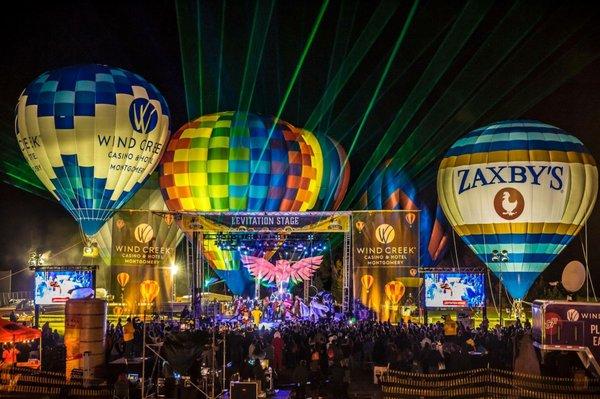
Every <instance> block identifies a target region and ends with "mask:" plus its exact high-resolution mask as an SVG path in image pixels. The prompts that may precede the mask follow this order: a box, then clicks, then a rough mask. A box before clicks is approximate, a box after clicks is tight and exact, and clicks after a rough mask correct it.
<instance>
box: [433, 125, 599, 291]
mask: <svg viewBox="0 0 600 399" xmlns="http://www.w3.org/2000/svg"><path fill="white" fill-rule="evenodd" d="M437 187H438V195H439V201H440V204H441V205H442V209H443V210H444V213H445V214H446V216H447V218H448V221H449V222H450V223H451V224H452V227H454V230H455V231H456V232H457V233H458V235H459V236H461V237H462V239H463V240H464V241H465V243H466V244H467V245H468V246H469V247H470V248H471V249H472V250H473V251H474V252H475V253H476V254H477V255H478V256H479V258H481V260H482V261H483V262H485V264H486V265H487V266H488V267H489V268H490V269H491V270H492V271H493V272H494V273H495V274H496V276H498V277H499V278H500V279H501V281H502V282H503V283H504V286H505V287H506V289H507V291H508V292H509V293H510V294H511V296H512V297H513V298H515V299H523V298H524V297H525V295H526V294H527V291H528V290H529V288H530V287H531V285H532V284H533V282H534V281H535V279H536V278H537V276H538V275H539V274H540V273H541V272H542V271H543V270H544V269H545V268H546V266H548V264H550V262H552V260H553V259H554V258H555V257H556V255H557V254H558V253H560V252H561V251H562V250H563V249H564V248H565V246H567V244H569V242H570V241H571V240H572V239H573V237H574V236H575V235H576V234H577V233H578V232H579V230H581V227H582V226H583V224H584V223H585V222H586V220H587V219H588V217H589V216H590V214H591V212H592V209H593V207H594V204H595V202H596V196H597V192H598V169H597V168H596V162H595V161H594V158H593V157H592V155H591V154H590V152H589V151H588V149H587V148H585V146H584V145H583V144H582V143H581V141H579V140H578V139H577V138H576V137H574V136H572V135H570V134H568V133H566V132H565V131H563V130H561V129H559V128H557V127H554V126H551V125H548V124H545V123H542V122H537V121H528V120H515V121H503V122H498V123H493V124H491V125H488V126H485V127H483V128H480V129H477V130H474V131H473V132H471V133H469V134H467V135H466V136H465V137H463V138H461V139H459V140H458V141H457V142H456V143H455V144H454V145H453V146H452V147H451V148H450V149H449V150H448V152H447V153H446V155H445V157H444V159H443V160H442V163H441V165H440V168H439V171H438V177H437Z"/></svg>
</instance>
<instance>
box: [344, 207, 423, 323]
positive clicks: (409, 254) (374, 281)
mask: <svg viewBox="0 0 600 399" xmlns="http://www.w3.org/2000/svg"><path fill="white" fill-rule="evenodd" d="M352 223H353V226H352V251H353V257H352V258H353V269H352V270H353V272H352V277H353V287H354V298H356V299H359V298H360V301H361V303H362V304H363V305H364V306H366V307H367V308H369V309H372V310H373V311H374V312H376V313H377V316H378V318H379V320H381V321H390V322H393V323H394V322H398V321H399V320H400V318H401V317H403V316H404V317H407V316H408V315H410V313H411V312H413V311H415V310H416V309H417V307H418V304H419V287H420V285H421V278H419V276H418V275H417V274H418V268H419V212H418V211H364V212H361V211H357V212H353V213H352Z"/></svg>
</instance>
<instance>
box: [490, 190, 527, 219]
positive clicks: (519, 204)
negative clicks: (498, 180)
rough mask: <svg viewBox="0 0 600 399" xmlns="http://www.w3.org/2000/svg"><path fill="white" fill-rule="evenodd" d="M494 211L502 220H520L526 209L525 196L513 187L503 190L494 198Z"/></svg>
mask: <svg viewBox="0 0 600 399" xmlns="http://www.w3.org/2000/svg"><path fill="white" fill-rule="evenodd" d="M494 209H495V210H496V213H497V214H498V216H500V217H501V218H502V219H506V220H513V219H516V218H518V217H519V216H521V214H522V213H523V209H525V199H524V198H523V194H521V193H520V192H519V191H518V190H516V189H514V188H512V187H507V188H503V189H502V190H500V191H498V193H497V194H496V196H495V197H494Z"/></svg>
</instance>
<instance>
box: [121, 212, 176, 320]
mask: <svg viewBox="0 0 600 399" xmlns="http://www.w3.org/2000/svg"><path fill="white" fill-rule="evenodd" d="M177 234H178V227H177V224H176V223H173V218H172V217H170V215H167V217H165V215H162V214H160V213H155V212H151V211H148V212H128V211H120V212H117V213H116V214H115V216H114V217H113V229H112V247H111V252H112V256H111V265H112V267H111V279H112V281H111V292H112V294H113V295H114V296H115V301H117V302H120V301H121V298H123V302H125V303H126V304H127V306H129V307H133V309H131V311H136V310H137V304H138V303H139V302H141V294H140V284H141V283H142V281H145V280H154V281H156V282H157V283H158V287H159V292H158V296H157V297H156V302H157V304H158V305H160V304H164V303H167V302H169V301H170V300H171V298H172V295H173V291H172V287H173V277H172V276H171V268H170V266H171V265H172V264H173V262H174V261H175V249H176V244H177V241H178V240H177V239H175V238H176V236H177Z"/></svg>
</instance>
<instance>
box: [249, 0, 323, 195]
mask: <svg viewBox="0 0 600 399" xmlns="http://www.w3.org/2000/svg"><path fill="white" fill-rule="evenodd" d="M328 6H329V0H325V1H324V2H323V4H322V5H321V8H320V10H319V14H318V15H317V18H316V20H315V22H314V23H313V26H312V29H311V32H310V35H309V36H308V39H307V41H306V44H305V45H304V49H303V50H302V54H301V55H300V59H299V60H298V63H297V64H296V68H295V69H294V72H293V74H292V77H291V79H290V81H289V83H288V85H287V88H286V90H285V94H284V95H283V100H282V101H281V104H280V105H279V109H278V110H277V114H276V115H275V121H277V120H279V119H280V118H281V114H282V113H283V110H284V109H285V106H286V104H287V101H288V99H289V98H290V94H291V92H292V89H293V88H294V85H295V83H296V80H297V79H298V75H299V74H300V70H301V69H302V65H304V61H305V59H306V55H307V54H308V50H310V48H311V46H312V43H313V41H314V40H315V36H316V34H317V30H319V26H321V22H322V21H323V16H324V15H325V11H327V7H328ZM275 127H276V124H275V123H273V126H272V127H271V128H270V129H269V136H268V138H267V141H266V142H267V143H269V142H270V141H271V138H272V137H273V132H274V131H275ZM265 151H266V148H265V147H263V148H262V150H261V152H260V157H259V158H258V159H259V162H257V163H256V166H255V167H254V170H252V175H251V176H250V180H249V181H253V179H254V175H255V174H256V171H257V168H258V165H259V164H260V163H261V162H262V161H263V158H264V155H265ZM247 194H248V187H246V192H245V195H244V196H246V195H247Z"/></svg>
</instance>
